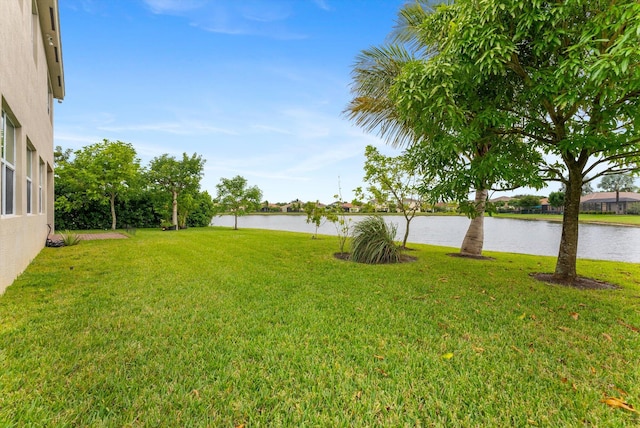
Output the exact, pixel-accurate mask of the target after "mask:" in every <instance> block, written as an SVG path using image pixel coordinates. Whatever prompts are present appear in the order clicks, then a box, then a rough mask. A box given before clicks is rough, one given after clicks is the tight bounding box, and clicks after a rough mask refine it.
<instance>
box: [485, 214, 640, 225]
mask: <svg viewBox="0 0 640 428" xmlns="http://www.w3.org/2000/svg"><path fill="white" fill-rule="evenodd" d="M493 215H494V216H495V217H503V218H515V219H520V220H547V221H562V214H493ZM579 221H580V223H597V224H599V223H602V224H612V225H626V226H640V215H630V214H580V218H579Z"/></svg>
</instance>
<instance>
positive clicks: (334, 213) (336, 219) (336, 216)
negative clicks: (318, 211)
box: [325, 180, 351, 254]
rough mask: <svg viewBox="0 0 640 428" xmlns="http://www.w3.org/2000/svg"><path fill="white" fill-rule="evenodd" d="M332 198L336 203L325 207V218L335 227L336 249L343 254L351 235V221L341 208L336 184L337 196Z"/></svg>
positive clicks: (340, 191) (340, 195)
mask: <svg viewBox="0 0 640 428" xmlns="http://www.w3.org/2000/svg"><path fill="white" fill-rule="evenodd" d="M338 183H339V180H338ZM333 198H334V199H335V200H336V202H334V203H333V204H332V205H330V206H329V207H327V209H326V213H325V217H326V218H327V220H329V221H330V222H331V223H333V225H334V226H335V228H336V234H337V236H338V247H339V248H340V253H341V254H344V253H345V247H346V245H347V240H348V239H349V235H350V233H351V219H350V218H348V217H347V215H346V213H345V210H344V208H343V207H342V204H343V202H342V200H343V199H342V188H341V187H340V184H338V194H337V195H333Z"/></svg>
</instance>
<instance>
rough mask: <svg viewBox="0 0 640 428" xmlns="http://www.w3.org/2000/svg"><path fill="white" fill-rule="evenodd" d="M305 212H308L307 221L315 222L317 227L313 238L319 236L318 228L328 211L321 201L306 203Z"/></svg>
mask: <svg viewBox="0 0 640 428" xmlns="http://www.w3.org/2000/svg"><path fill="white" fill-rule="evenodd" d="M303 208H304V212H305V214H307V223H311V224H313V225H314V226H315V227H316V229H315V232H314V234H313V239H316V238H317V237H318V228H319V227H320V226H321V225H322V220H323V219H326V217H327V212H326V210H325V209H324V207H321V206H320V202H319V201H316V202H307V203H305V204H304V207H303Z"/></svg>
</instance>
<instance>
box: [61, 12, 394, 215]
mask: <svg viewBox="0 0 640 428" xmlns="http://www.w3.org/2000/svg"><path fill="white" fill-rule="evenodd" d="M403 3H404V0H64V1H60V20H61V32H62V38H63V41H62V43H63V61H64V70H65V82H66V96H65V99H64V101H63V102H62V104H58V105H56V111H55V144H56V145H60V146H62V147H63V148H71V149H78V148H81V147H84V146H86V145H89V144H92V143H96V142H99V141H102V139H104V138H107V139H110V140H121V141H125V142H128V143H131V144H133V146H134V147H135V148H136V150H137V152H138V156H139V157H140V158H141V160H142V164H143V165H147V164H148V162H149V161H150V160H151V159H152V158H153V157H155V156H159V155H161V154H163V153H169V154H171V155H175V156H176V157H181V156H182V153H183V152H186V153H188V154H192V153H194V152H196V153H198V154H200V155H202V156H203V157H204V158H205V159H206V161H207V162H206V165H205V177H204V179H203V181H202V188H203V189H204V190H208V191H209V193H211V194H212V195H213V196H215V194H216V188H215V186H216V184H217V183H219V181H220V178H221V177H226V178H231V177H233V176H235V175H238V174H239V175H242V176H244V177H245V178H246V179H247V180H248V181H249V184H250V185H257V186H258V187H260V189H262V191H263V195H264V199H266V200H269V201H270V202H288V201H291V200H293V199H296V198H300V199H303V200H316V199H319V200H320V201H322V202H326V203H328V202H331V201H332V199H333V195H334V194H336V193H337V192H338V183H339V181H340V185H341V188H342V193H343V196H344V199H346V200H350V199H351V198H352V197H353V193H352V190H353V189H354V188H355V187H357V186H360V185H361V184H362V176H363V164H364V149H365V146H366V145H367V144H374V145H376V146H378V147H380V149H381V150H382V151H383V152H384V153H386V154H389V155H391V154H397V153H398V152H397V151H395V150H393V149H391V148H390V147H388V146H385V145H384V143H383V142H382V141H381V140H380V139H378V138H377V137H376V136H374V135H368V134H365V133H363V132H362V131H361V130H360V129H359V128H357V127H356V126H355V125H353V124H352V123H351V122H350V121H348V120H347V119H346V118H345V117H344V116H343V115H342V111H343V110H344V109H345V107H346V106H347V103H348V102H349V100H350V99H351V93H350V89H349V86H350V83H351V75H350V73H351V69H352V65H353V64H354V62H355V58H356V56H357V54H358V53H359V52H360V51H361V50H363V49H366V48H368V47H370V46H374V45H380V44H382V43H383V42H384V41H385V38H386V36H387V35H388V34H389V32H390V31H391V30H392V28H393V25H394V22H395V19H396V12H397V10H398V8H399V7H400V6H401V5H402V4H403Z"/></svg>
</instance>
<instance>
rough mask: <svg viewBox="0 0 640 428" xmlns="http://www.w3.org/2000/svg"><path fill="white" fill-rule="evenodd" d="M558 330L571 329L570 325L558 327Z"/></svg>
mask: <svg viewBox="0 0 640 428" xmlns="http://www.w3.org/2000/svg"><path fill="white" fill-rule="evenodd" d="M558 330H562V331H569V327H562V326H560V327H558Z"/></svg>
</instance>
